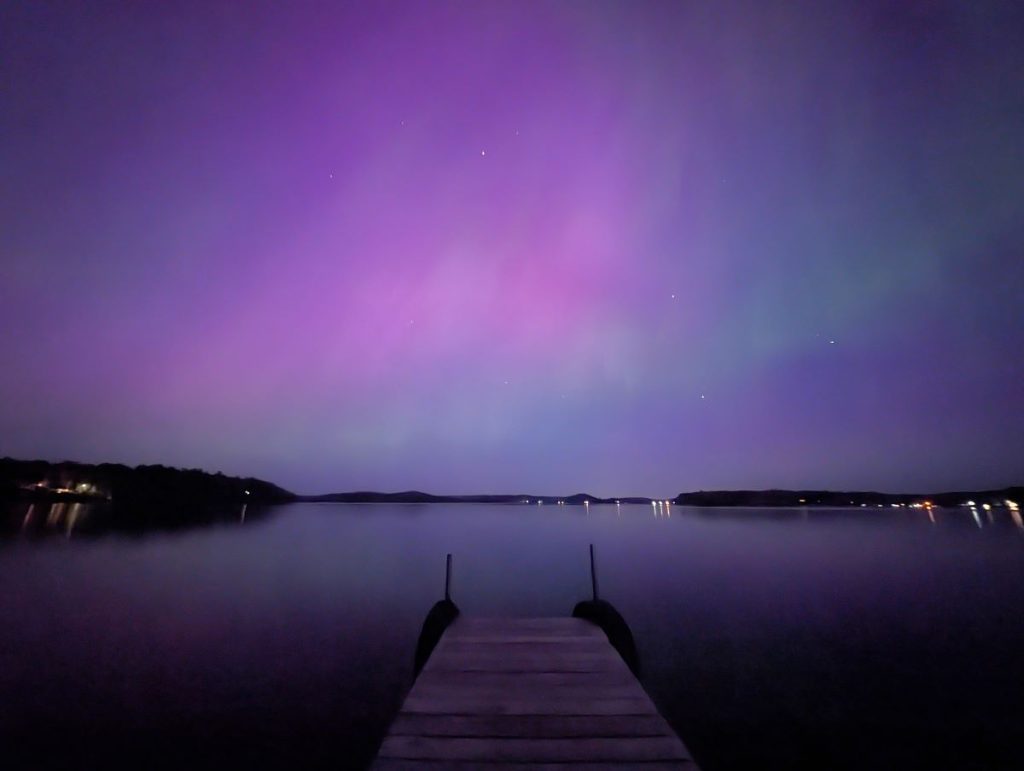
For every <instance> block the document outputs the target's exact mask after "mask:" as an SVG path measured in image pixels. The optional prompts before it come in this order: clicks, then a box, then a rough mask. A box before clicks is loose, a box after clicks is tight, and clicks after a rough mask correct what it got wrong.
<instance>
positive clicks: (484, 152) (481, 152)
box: [480, 150, 487, 158]
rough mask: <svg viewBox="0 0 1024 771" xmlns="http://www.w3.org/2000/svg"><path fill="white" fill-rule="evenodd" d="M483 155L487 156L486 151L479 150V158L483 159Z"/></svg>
mask: <svg viewBox="0 0 1024 771" xmlns="http://www.w3.org/2000/svg"><path fill="white" fill-rule="evenodd" d="M485 155H487V151H486V150H481V151H480V157H481V158H483V157H484V156H485Z"/></svg>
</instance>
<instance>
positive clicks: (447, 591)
mask: <svg viewBox="0 0 1024 771" xmlns="http://www.w3.org/2000/svg"><path fill="white" fill-rule="evenodd" d="M591 548H593V547H591ZM444 598H445V599H446V600H448V601H449V602H451V599H452V555H451V554H449V555H448V559H446V560H445V570H444Z"/></svg>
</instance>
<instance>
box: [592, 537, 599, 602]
mask: <svg viewBox="0 0 1024 771" xmlns="http://www.w3.org/2000/svg"><path fill="white" fill-rule="evenodd" d="M590 588H591V590H592V592H593V594H594V602H597V566H596V565H595V564H594V544H590Z"/></svg>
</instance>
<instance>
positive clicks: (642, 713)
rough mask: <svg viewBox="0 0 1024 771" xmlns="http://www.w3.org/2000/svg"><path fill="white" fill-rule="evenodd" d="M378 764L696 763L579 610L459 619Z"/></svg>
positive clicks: (652, 766)
mask: <svg viewBox="0 0 1024 771" xmlns="http://www.w3.org/2000/svg"><path fill="white" fill-rule="evenodd" d="M373 768H375V769H379V771H399V770H401V771H405V770H406V769H428V770H430V769H470V768H474V769H477V768H479V769H506V770H507V771H512V770H513V769H524V768H550V769H560V770H561V771H576V770H577V769H581V768H588V769H602V770H604V771H610V770H611V769H619V768H638V769H643V770H644V771H660V769H685V771H696V769H697V766H696V764H695V763H694V762H693V760H692V759H691V758H690V754H689V752H688V751H687V750H686V747H684V746H683V743H682V742H681V741H680V739H679V737H678V736H676V734H675V733H674V732H673V731H672V729H671V728H670V727H669V725H668V723H666V722H665V719H664V718H663V717H661V715H659V714H658V711H657V709H655V707H654V704H653V703H652V702H651V699H650V697H649V696H648V695H647V694H646V693H645V692H644V690H643V688H642V687H641V686H640V684H639V683H638V682H637V680H636V678H635V677H634V676H633V674H632V672H630V671H629V668H628V667H627V666H626V664H625V663H624V662H623V660H622V659H621V658H620V656H619V654H618V653H617V652H616V651H615V649H614V648H613V647H612V646H611V644H610V643H609V642H608V639H607V637H606V636H605V633H604V632H603V631H601V629H600V628H599V627H597V626H595V625H594V624H591V623H590V622H589V621H585V620H583V619H579V618H462V617H460V618H457V619H456V620H455V621H454V622H453V623H452V625H451V626H450V627H448V629H447V630H446V631H445V632H444V635H443V636H442V637H441V640H440V642H439V643H438V644H437V647H436V648H435V649H434V651H433V653H432V654H431V656H430V659H429V660H428V661H427V664H426V666H425V667H424V668H423V671H422V672H421V673H420V676H419V677H418V678H417V680H416V682H415V684H414V685H413V687H412V690H411V691H410V692H409V695H408V696H407V697H406V699H405V703H404V704H403V706H402V710H401V712H400V713H399V714H398V717H397V718H396V719H395V721H394V723H393V724H392V726H391V730H390V731H389V733H388V735H387V737H386V738H385V739H384V743H383V744H382V745H381V748H380V752H379V753H378V756H377V760H376V763H375V764H374V766H373Z"/></svg>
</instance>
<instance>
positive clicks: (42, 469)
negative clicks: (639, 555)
mask: <svg viewBox="0 0 1024 771" xmlns="http://www.w3.org/2000/svg"><path fill="white" fill-rule="evenodd" d="M0 498H18V499H23V500H25V499H29V500H57V501H79V502H90V501H92V502H111V503H115V504H118V503H131V504H136V505H139V504H149V505H173V504H176V503H183V502H203V503H248V504H257V503H263V504H273V503H291V502H296V503H477V504H480V503H487V504H507V505H533V506H537V505H542V506H559V505H561V506H590V505H597V506H601V505H614V504H640V505H648V506H649V505H655V506H657V505H676V506H701V507H710V508H740V507H758V508H773V507H777V508H801V507H809V508H810V507H820V508H851V507H853V508H878V507H916V508H927V507H943V508H948V507H956V506H965V505H967V506H969V505H970V504H971V503H973V504H975V505H976V506H979V507H981V506H988V507H993V508H999V507H1007V508H1017V507H1018V506H1019V505H1020V504H1021V503H1024V486H1012V487H1004V488H999V489H994V490H958V491H947V492H938V493H881V492H876V491H833V490H700V491H697V492H687V493H680V494H679V495H676V496H675V497H674V498H649V497H646V496H622V497H598V496H595V495H590V494H588V493H575V494H573V495H566V496H557V495H532V494H516V495H504V494H499V495H495V494H476V495H435V494H432V493H425V492H422V491H420V490H405V491H401V492H394V493H382V492H377V491H371V490H357V491H352V492H342V493H327V494H324V495H297V494H295V493H292V492H290V491H288V490H285V489H284V488H282V487H279V486H277V485H274V484H272V483H270V482H266V481H264V480H261V479H256V478H253V477H231V476H226V475H224V474H221V473H215V474H211V473H209V472H206V471H202V470H199V469H177V468H171V467H167V466H136V467H130V466H125V465H121V464H109V463H104V464H89V463H74V462H70V461H63V462H60V463H51V462H49V461H42V460H31V461H28V460H15V459H13V458H0Z"/></svg>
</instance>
